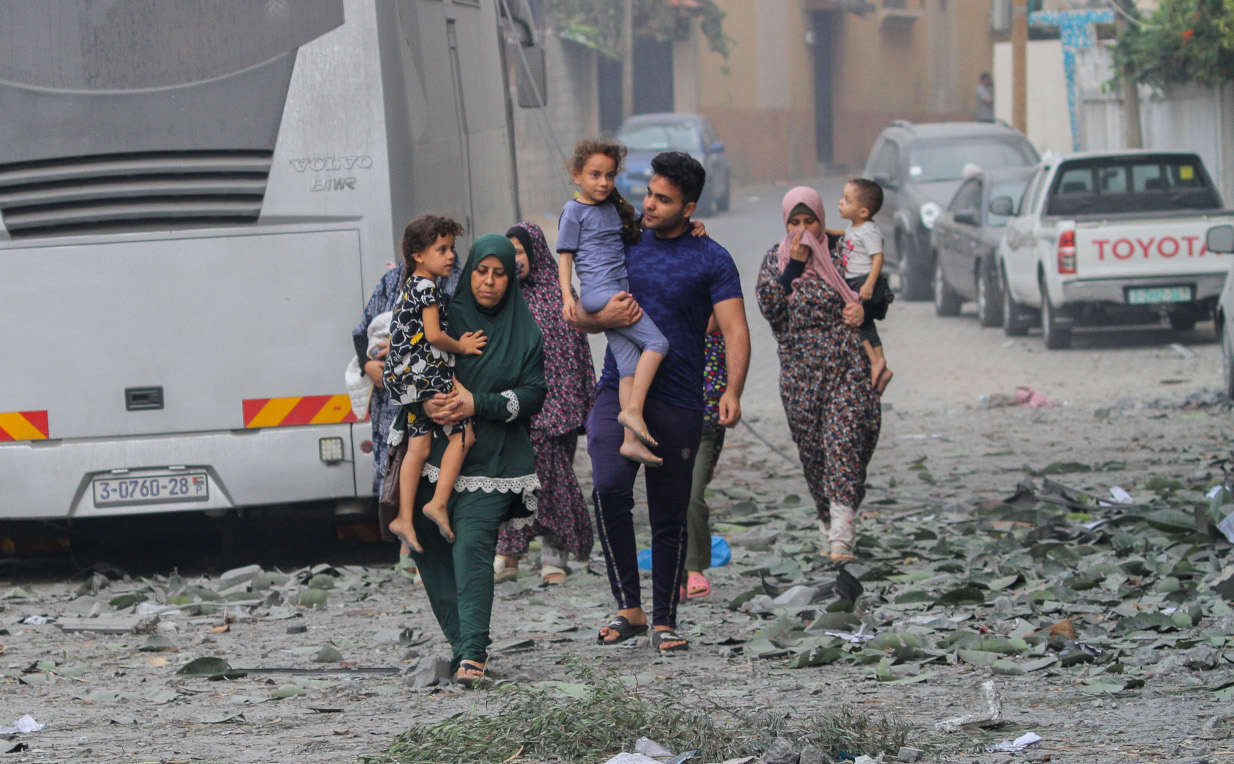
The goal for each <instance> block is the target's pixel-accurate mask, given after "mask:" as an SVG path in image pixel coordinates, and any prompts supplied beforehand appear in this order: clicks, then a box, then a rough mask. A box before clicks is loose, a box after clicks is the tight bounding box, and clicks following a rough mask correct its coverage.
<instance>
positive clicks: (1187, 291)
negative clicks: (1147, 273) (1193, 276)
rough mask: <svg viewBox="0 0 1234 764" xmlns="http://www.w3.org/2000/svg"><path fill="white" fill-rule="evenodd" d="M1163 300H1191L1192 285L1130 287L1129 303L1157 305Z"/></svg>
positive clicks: (1128, 292) (1128, 290) (1128, 293)
mask: <svg viewBox="0 0 1234 764" xmlns="http://www.w3.org/2000/svg"><path fill="white" fill-rule="evenodd" d="M1163 302H1191V287H1189V286H1167V287H1129V288H1128V289H1127V304H1128V305H1156V304H1158V303H1163Z"/></svg>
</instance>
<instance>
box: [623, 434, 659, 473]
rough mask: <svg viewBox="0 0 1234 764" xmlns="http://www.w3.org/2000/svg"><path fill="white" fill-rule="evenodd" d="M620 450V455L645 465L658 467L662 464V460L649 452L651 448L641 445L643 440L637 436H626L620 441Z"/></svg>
mask: <svg viewBox="0 0 1234 764" xmlns="http://www.w3.org/2000/svg"><path fill="white" fill-rule="evenodd" d="M620 450H621V455H622V456H624V457H625V458H627V459H629V460H630V461H632V462H638V463H639V464H642V465H645V466H647V467H660V466H662V465H663V464H664V460H663V459H661V458H660V457H658V456H656V455H655V454H653V453H651V449H649V448H647V446H645V445H643V442H642V441H641V440H639V439H638V438H626V439H625V440H624V441H623V442H622V444H621V449H620Z"/></svg>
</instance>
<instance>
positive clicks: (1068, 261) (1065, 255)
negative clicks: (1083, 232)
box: [1058, 231, 1075, 273]
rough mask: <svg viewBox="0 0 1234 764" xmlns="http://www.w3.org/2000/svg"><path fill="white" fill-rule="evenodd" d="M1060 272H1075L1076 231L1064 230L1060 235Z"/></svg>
mask: <svg viewBox="0 0 1234 764" xmlns="http://www.w3.org/2000/svg"><path fill="white" fill-rule="evenodd" d="M1058 272H1059V273H1075V231H1063V232H1062V235H1060V236H1059V237H1058Z"/></svg>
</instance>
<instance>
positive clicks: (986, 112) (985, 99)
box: [973, 72, 994, 122]
mask: <svg viewBox="0 0 1234 764" xmlns="http://www.w3.org/2000/svg"><path fill="white" fill-rule="evenodd" d="M973 99H974V100H976V102H977V108H976V109H974V110H973V119H975V120H977V121H978V122H993V121H994V78H993V77H991V76H990V73H989V72H982V73H981V77H979V78H978V79H977V87H976V89H975V90H973Z"/></svg>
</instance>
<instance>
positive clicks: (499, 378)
mask: <svg viewBox="0 0 1234 764" xmlns="http://www.w3.org/2000/svg"><path fill="white" fill-rule="evenodd" d="M489 256H496V257H497V258H498V259H499V260H500V261H501V266H502V267H503V268H505V270H506V275H507V276H509V279H510V280H509V286H508V287H506V293H505V295H504V296H503V297H502V298H501V301H500V302H498V303H497V305H496V306H494V307H492V308H485V307H483V306H482V305H480V304H479V303H477V302H476V297H475V295H474V294H472V292H471V274H472V273H473V272H475V270H476V266H477V265H479V264H480V261H481V260H483V259H484V258H486V257H489ZM449 316H450V335H451V336H452V337H460V336H462V335H463V334H464V333H465V332H474V331H483V332H484V335H485V336H486V337H488V345H486V346H485V347H484V352H483V354H481V355H461V356H458V357H457V358H456V359H455V367H454V371H455V374H457V375H458V378H459V379H460V380H462V381H463V384H464V385H465V386H466V387H467V389H468V390H471V391H472V392H476V391H481V390H483V391H488V392H500V391H501V390H505V389H507V388H510V387H512V386H513V385H515V384H517V383H518V376H517V375H518V372H519V370H520V369H521V368H522V362H523V359H524V358H526V357H527V356H528V355H529V354H531V353H536V354H541V353H543V347H542V346H543V342H544V340H543V337H542V336H541V334H540V326H539V324H537V323H536V319H535V317H534V316H532V315H531V310H530V309H529V308H528V307H527V301H526V300H524V299H523V290H522V288H521V287H520V285H519V283H518V271H517V270H516V269H515V263H514V245H513V244H511V243H510V240H509V239H507V238H506V237H505V236H502V235H500V234H495V233H491V234H486V235H484V236H481V237H480V238H478V239H476V242H475V244H472V245H471V252H470V253H469V254H468V255H467V264H466V265H464V266H463V273H462V275H461V276H460V277H459V281H458V287H457V288H456V289H455V290H454V297H453V298H452V299H451V300H450V308H449Z"/></svg>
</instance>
